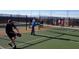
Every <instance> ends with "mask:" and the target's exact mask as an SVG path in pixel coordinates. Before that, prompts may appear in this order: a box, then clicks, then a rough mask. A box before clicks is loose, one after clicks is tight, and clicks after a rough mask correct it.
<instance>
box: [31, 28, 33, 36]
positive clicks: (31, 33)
mask: <svg viewBox="0 0 79 59" xmlns="http://www.w3.org/2000/svg"><path fill="white" fill-rule="evenodd" d="M33 34H34V27H32V30H31V35H33Z"/></svg>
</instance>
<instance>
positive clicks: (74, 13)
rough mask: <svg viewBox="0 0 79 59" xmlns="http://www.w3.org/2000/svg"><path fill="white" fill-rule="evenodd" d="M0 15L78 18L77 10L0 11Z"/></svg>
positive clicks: (78, 12)
mask: <svg viewBox="0 0 79 59" xmlns="http://www.w3.org/2000/svg"><path fill="white" fill-rule="evenodd" d="M0 14H18V15H19V14H20V15H28V16H56V17H73V18H79V10H0Z"/></svg>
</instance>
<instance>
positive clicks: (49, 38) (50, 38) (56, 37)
mask: <svg viewBox="0 0 79 59" xmlns="http://www.w3.org/2000/svg"><path fill="white" fill-rule="evenodd" d="M62 35H63V34H60V35H58V36H55V37H50V36H46V35H35V36H39V37H46V38H47V39H44V40H41V41H39V42H35V43H32V44H29V45H27V46H23V47H21V48H17V49H23V48H27V47H30V46H33V45H36V44H39V43H43V42H45V41H48V40H52V39H57V40H65V41H73V42H79V41H77V40H71V39H67V38H58V37H60V36H62Z"/></svg>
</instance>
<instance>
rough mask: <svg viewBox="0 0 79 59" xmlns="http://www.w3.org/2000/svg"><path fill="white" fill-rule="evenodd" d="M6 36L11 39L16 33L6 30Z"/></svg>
mask: <svg viewBox="0 0 79 59" xmlns="http://www.w3.org/2000/svg"><path fill="white" fill-rule="evenodd" d="M7 36H8V37H9V38H10V39H11V38H12V37H15V36H16V33H15V32H8V33H7Z"/></svg>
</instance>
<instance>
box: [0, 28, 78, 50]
mask: <svg viewBox="0 0 79 59" xmlns="http://www.w3.org/2000/svg"><path fill="white" fill-rule="evenodd" d="M9 41H10V40H9V38H8V37H7V36H4V37H0V47H2V48H4V49H11V47H10V46H8V42H9ZM16 45H17V49H78V48H79V31H78V30H73V29H66V28H51V29H48V30H43V31H37V32H36V35H34V36H33V35H30V33H23V34H22V37H20V38H19V37H18V38H17V39H16Z"/></svg>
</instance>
